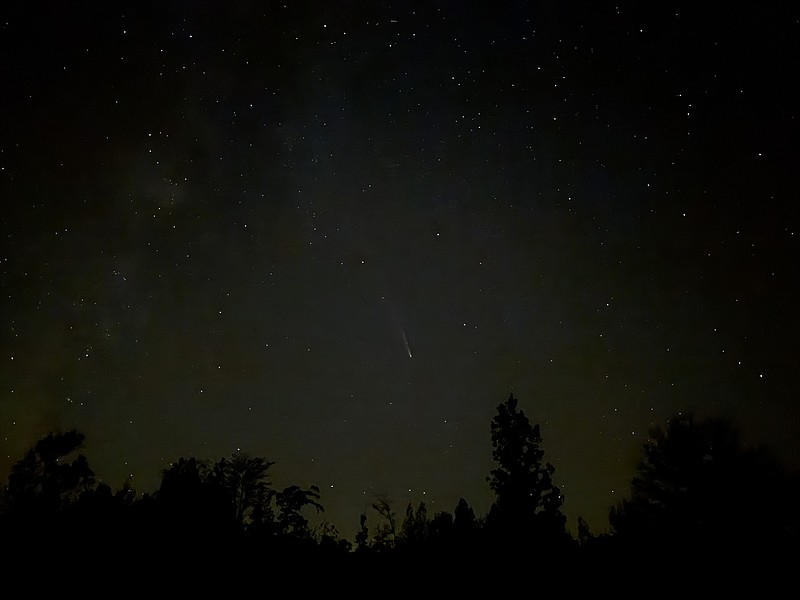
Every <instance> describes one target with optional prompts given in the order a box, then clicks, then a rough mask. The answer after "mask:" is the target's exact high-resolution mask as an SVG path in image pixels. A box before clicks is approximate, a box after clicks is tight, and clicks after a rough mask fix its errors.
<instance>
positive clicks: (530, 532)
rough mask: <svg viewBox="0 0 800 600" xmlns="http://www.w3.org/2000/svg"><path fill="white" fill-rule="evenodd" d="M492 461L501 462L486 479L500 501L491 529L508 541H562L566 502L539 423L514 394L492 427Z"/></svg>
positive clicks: (491, 518)
mask: <svg viewBox="0 0 800 600" xmlns="http://www.w3.org/2000/svg"><path fill="white" fill-rule="evenodd" d="M491 434H492V446H493V450H492V458H493V459H494V461H495V462H496V463H497V468H495V469H493V470H492V471H491V473H490V476H489V477H487V480H488V481H489V486H490V488H491V489H492V491H494V493H495V495H496V499H495V501H494V503H493V504H492V507H491V509H490V511H489V515H488V522H489V525H490V526H491V527H492V528H493V529H494V530H495V531H498V532H501V533H502V534H503V535H504V536H505V537H509V536H510V537H515V538H519V540H520V541H521V540H522V539H525V538H530V537H536V536H538V537H540V538H541V537H542V536H545V535H546V536H548V537H552V536H554V537H563V536H564V535H565V532H566V529H565V518H564V516H563V514H562V513H561V505H562V503H563V498H562V496H561V491H560V489H559V488H558V486H556V485H555V483H554V482H553V473H554V472H555V467H553V465H551V464H550V463H543V459H544V450H542V448H541V444H542V437H541V434H540V432H539V425H538V424H536V425H531V423H530V421H529V420H528V417H527V416H526V415H525V413H524V412H523V411H522V410H521V409H519V408H518V407H517V399H516V398H515V397H514V395H513V394H511V395H510V396H509V398H508V400H506V401H505V402H503V403H502V404H500V405H499V406H498V407H497V415H495V417H494V419H493V420H492V424H491Z"/></svg>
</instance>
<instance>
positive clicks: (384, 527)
mask: <svg viewBox="0 0 800 600" xmlns="http://www.w3.org/2000/svg"><path fill="white" fill-rule="evenodd" d="M372 508H373V509H374V510H375V512H377V513H378V514H379V515H380V516H381V517H382V518H383V521H384V522H383V523H381V524H380V525H378V527H377V528H376V530H375V537H374V539H373V548H374V549H375V550H379V551H382V550H383V551H385V550H389V549H391V548H394V546H395V543H396V542H397V515H396V514H395V513H394V511H393V510H392V505H391V503H390V502H389V499H388V498H387V497H386V496H378V498H377V499H376V501H375V502H373V503H372Z"/></svg>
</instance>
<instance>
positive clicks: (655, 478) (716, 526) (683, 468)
mask: <svg viewBox="0 0 800 600" xmlns="http://www.w3.org/2000/svg"><path fill="white" fill-rule="evenodd" d="M797 501H798V495H797V489H796V486H795V485H794V480H793V479H792V478H790V477H788V476H787V475H786V473H785V472H784V470H783V468H782V467H781V466H780V464H779V463H778V462H777V461H776V460H775V459H774V458H773V457H772V456H771V454H770V453H769V452H768V450H767V449H766V448H765V447H756V448H745V447H744V445H743V444H742V441H741V435H740V433H739V431H738V430H737V429H736V428H735V427H734V426H733V424H732V423H731V422H730V421H729V420H727V419H723V418H707V419H701V420H697V419H695V417H694V415H691V414H689V415H677V416H675V417H674V418H672V419H671V420H670V421H669V423H668V424H667V426H666V427H665V428H654V429H652V430H651V431H650V436H649V439H648V440H647V441H646V442H645V444H644V447H643V457H642V459H641V461H640V463H639V465H638V468H637V472H636V475H635V476H634V478H633V480H632V483H631V492H630V497H629V498H628V499H625V500H623V501H622V502H620V503H619V504H618V505H617V506H615V507H613V508H612V509H611V511H610V515H609V522H610V523H611V526H612V529H613V534H614V537H615V538H616V539H617V541H618V543H619V544H621V545H622V547H625V548H629V549H631V551H632V552H640V551H642V550H643V549H645V548H647V549H648V552H649V553H650V554H652V555H656V554H658V555H660V556H662V557H664V556H668V557H690V556H697V555H698V554H700V555H702V556H703V557H706V556H710V555H716V556H722V555H725V556H728V557H732V556H739V557H741V556H752V555H753V549H754V548H758V549H759V550H758V552H759V553H761V554H765V553H767V552H768V551H769V550H771V549H776V548H778V547H782V546H783V545H784V544H785V543H786V542H787V541H788V540H789V538H790V536H791V535H795V536H796V527H797V515H796V512H795V511H796V506H797Z"/></svg>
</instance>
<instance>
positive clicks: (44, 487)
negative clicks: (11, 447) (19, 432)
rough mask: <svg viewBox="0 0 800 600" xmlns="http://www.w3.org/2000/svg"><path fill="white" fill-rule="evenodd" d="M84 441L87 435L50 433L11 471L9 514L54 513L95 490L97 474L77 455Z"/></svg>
mask: <svg viewBox="0 0 800 600" xmlns="http://www.w3.org/2000/svg"><path fill="white" fill-rule="evenodd" d="M83 441H84V435H83V434H82V433H80V432H78V431H76V430H71V431H66V432H64V433H50V434H49V435H47V436H45V437H44V438H42V439H41V440H39V441H38V442H37V443H36V445H35V446H34V447H33V448H32V449H30V450H29V451H28V453H27V454H26V455H25V457H24V458H23V459H22V460H20V461H19V462H17V463H16V464H15V465H14V466H13V468H12V470H11V473H10V475H9V477H8V486H7V487H6V489H5V493H4V505H5V510H6V511H12V512H15V511H25V512H31V511H34V512H39V513H42V512H54V511H58V510H61V509H65V508H68V507H69V506H71V505H72V504H74V503H75V502H76V501H77V500H78V498H79V497H80V495H81V494H83V493H84V492H86V491H89V490H91V489H93V488H94V485H95V479H94V472H93V471H92V470H91V469H90V468H89V463H88V461H87V460H86V457H85V456H84V455H83V454H77V455H76V453H77V451H78V450H79V449H80V448H81V446H82V445H83ZM71 456H74V458H73V459H72V460H71V461H70V460H69V458H70V457H71Z"/></svg>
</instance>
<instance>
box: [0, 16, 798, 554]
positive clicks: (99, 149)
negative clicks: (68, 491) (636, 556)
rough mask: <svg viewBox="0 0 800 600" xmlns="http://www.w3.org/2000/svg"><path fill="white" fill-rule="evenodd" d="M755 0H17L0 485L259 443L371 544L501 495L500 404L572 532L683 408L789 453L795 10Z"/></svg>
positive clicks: (609, 498) (622, 485)
mask: <svg viewBox="0 0 800 600" xmlns="http://www.w3.org/2000/svg"><path fill="white" fill-rule="evenodd" d="M701 4H702V5H704V6H703V7H698V5H701ZM741 6H742V8H739V9H737V8H734V7H733V5H731V4H730V3H721V4H720V5H719V6H718V7H713V6H711V7H710V6H708V5H707V3H695V2H659V3H648V2H623V1H621V2H611V3H606V2H543V3H539V2H522V1H517V2H444V1H436V2H424V3H423V2H419V3H417V2H391V3H390V2H352V1H350V2H324V1H319V2H242V1H226V2H209V1H201V2H129V3H124V2H4V3H3V5H2V8H0V12H1V13H2V16H1V19H0V41H1V42H2V55H1V56H0V64H1V65H2V71H1V72H0V75H1V76H2V94H1V95H0V97H1V98H2V108H3V118H2V130H1V133H0V190H2V192H1V193H2V210H1V211H0V233H1V234H2V236H1V241H0V296H1V298H2V299H1V300H0V325H1V326H2V327H1V328H0V353H1V354H0V433H1V434H2V435H1V436H0V477H2V479H3V480H5V479H6V478H7V475H8V472H9V469H10V467H11V465H12V464H13V463H14V462H16V461H17V460H19V459H21V458H22V456H23V455H24V453H25V452H26V450H27V449H28V448H30V447H31V446H32V445H33V444H34V443H35V442H36V441H37V440H38V439H39V438H41V437H42V436H44V435H46V434H47V433H48V432H50V431H54V430H64V429H69V428H77V429H79V430H80V431H81V432H83V433H84V434H85V435H86V444H85V447H84V449H83V452H84V454H85V455H86V456H87V458H88V459H89V464H90V466H91V467H92V468H93V470H94V471H95V474H96V475H97V476H98V478H100V479H102V480H103V481H106V482H107V483H109V484H110V485H112V487H113V488H115V489H117V488H119V487H121V486H122V485H123V483H124V481H125V480H126V478H128V477H130V479H131V484H132V486H133V487H134V488H135V489H136V490H137V491H139V492H153V491H155V490H156V489H157V488H158V485H159V482H160V478H161V470H162V469H163V468H165V467H166V466H167V465H168V464H169V462H170V461H173V460H176V459H177V458H179V457H189V456H194V457H197V458H207V459H212V460H216V459H219V458H221V457H222V456H229V455H230V454H231V453H233V452H236V451H242V452H248V453H250V454H251V455H254V456H262V457H265V458H267V459H268V460H274V461H276V465H275V466H274V467H273V470H272V474H273V478H272V480H273V483H274V484H275V486H276V487H278V486H286V485H291V484H295V483H296V484H298V485H301V486H309V485H312V484H316V485H318V486H319V487H320V489H321V492H322V498H321V501H322V503H323V505H324V506H325V507H326V513H325V515H324V517H325V518H326V519H328V520H329V521H331V522H332V523H333V524H334V525H335V526H336V527H338V529H339V530H340V531H341V532H342V534H343V535H345V536H347V537H349V538H350V539H352V537H351V536H352V535H353V533H354V532H355V530H356V529H357V528H358V517H359V514H360V513H362V512H370V511H369V510H368V508H369V506H370V505H371V503H372V502H373V501H375V498H376V496H377V495H379V494H385V495H387V496H388V498H390V499H391V501H392V504H393V506H394V508H395V509H396V510H397V512H398V514H402V512H403V510H404V509H405V506H406V504H407V503H408V502H409V501H411V502H413V503H414V505H416V504H417V503H418V502H420V501H424V502H425V503H426V505H427V506H428V510H429V511H431V512H436V511H452V510H453V508H454V507H455V505H456V503H457V501H458V499H459V497H462V496H463V497H464V498H466V499H467V501H468V502H469V503H470V504H471V505H472V507H473V508H474V509H475V512H476V513H477V514H478V515H479V516H481V515H485V514H486V512H487V511H488V508H489V505H490V503H491V500H492V495H491V492H490V490H489V487H488V484H487V482H486V476H487V475H488V474H489V471H490V469H491V468H492V465H493V464H492V462H491V438H490V432H489V426H490V423H491V419H492V417H493V416H494V415H495V414H496V409H497V405H498V404H500V403H501V402H503V401H504V400H506V399H507V398H508V396H509V394H510V393H513V394H514V395H515V397H517V398H518V399H519V401H520V407H521V408H522V409H523V410H524V411H525V413H526V414H527V415H528V417H529V418H530V420H531V421H532V422H534V423H540V424H541V433H542V437H543V449H544V450H545V460H546V461H548V462H551V463H552V464H553V465H554V466H555V468H556V472H555V476H554V478H555V482H556V484H557V485H559V486H560V487H561V490H562V492H563V494H564V497H565V504H564V506H563V510H564V512H565V514H566V515H567V517H568V525H569V528H570V529H571V530H573V531H574V530H575V523H576V520H577V517H578V516H583V517H584V518H585V519H587V521H588V522H589V525H590V526H591V528H592V530H593V531H594V532H595V533H598V532H602V531H605V530H607V529H608V519H607V517H608V508H609V507H610V506H611V505H613V504H615V503H616V502H617V501H619V500H621V499H622V497H623V496H624V495H625V494H626V493H627V491H628V489H629V484H630V480H631V477H632V475H633V472H634V468H635V463H636V461H637V459H638V458H639V457H640V455H641V452H640V450H641V446H642V443H643V442H644V440H645V439H646V435H647V431H648V429H649V428H650V427H652V426H661V425H664V424H665V422H666V420H667V419H668V418H669V417H671V416H672V415H674V414H675V413H677V412H678V411H683V412H694V413H695V414H698V415H713V416H724V417H730V418H732V419H734V421H735V423H736V424H737V425H738V426H739V427H740V428H741V429H742V430H743V432H744V434H745V436H746V439H747V440H750V441H753V442H756V441H760V442H766V443H768V444H770V445H771V446H772V447H773V449H774V450H775V451H776V454H778V456H779V457H780V458H782V459H784V461H785V462H786V463H787V464H789V465H790V466H800V441H798V440H800V436H799V435H798V434H799V433H800V431H799V429H800V428H799V427H798V425H800V411H798V391H797V369H798V366H800V344H799V343H798V335H799V334H800V321H798V301H799V300H800V298H798V291H797V290H798V266H797V262H796V258H795V257H796V256H797V254H798V252H797V250H798V248H797V246H798V243H797V238H798V226H799V225H800V223H799V221H798V218H799V217H800V210H799V209H798V201H800V194H799V193H798V191H800V184H799V177H800V168H798V167H799V166H800V152H799V151H798V141H800V136H798V133H799V129H800V128H799V127H798V125H799V124H800V84H799V83H798V81H799V80H798V77H797V73H798V67H799V66H800V65H799V64H798V63H799V62H800V61H799V60H798V59H800V52H799V50H800V5H798V4H797V3H796V2H764V3H749V4H746V5H741ZM373 514H374V513H373Z"/></svg>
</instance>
